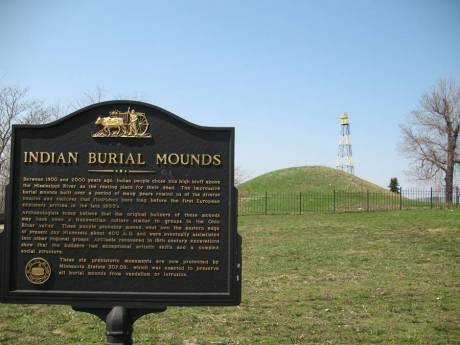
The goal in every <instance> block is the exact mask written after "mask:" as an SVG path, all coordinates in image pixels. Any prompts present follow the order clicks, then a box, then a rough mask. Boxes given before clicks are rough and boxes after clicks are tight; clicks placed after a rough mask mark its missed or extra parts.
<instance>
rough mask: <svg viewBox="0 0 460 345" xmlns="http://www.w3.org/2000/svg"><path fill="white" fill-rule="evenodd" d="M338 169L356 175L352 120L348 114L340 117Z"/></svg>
mask: <svg viewBox="0 0 460 345" xmlns="http://www.w3.org/2000/svg"><path fill="white" fill-rule="evenodd" d="M336 168H337V169H340V170H342V171H345V172H347V173H349V174H352V175H354V173H355V168H354V166H353V155H352V151H351V132H350V119H349V117H348V113H343V114H342V115H340V137H339V152H338V154H337V163H336Z"/></svg>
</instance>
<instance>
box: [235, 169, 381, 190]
mask: <svg viewBox="0 0 460 345" xmlns="http://www.w3.org/2000/svg"><path fill="white" fill-rule="evenodd" d="M238 189H239V190H240V192H249V193H254V192H259V193H260V192H264V193H265V192H270V193H277V192H290V191H296V192H302V193H329V192H332V191H333V190H336V191H350V192H362V191H370V192H386V191H387V190H386V189H384V188H382V187H379V186H377V185H376V184H373V183H371V182H369V181H366V180H363V179H361V178H359V177H356V176H353V175H350V174H348V173H345V172H343V171H340V170H337V169H333V168H328V167H323V166H304V167H294V168H287V169H281V170H275V171H271V172H269V173H267V174H263V175H260V176H258V177H256V178H253V179H251V180H249V181H247V182H245V183H242V184H241V185H240V186H239V187H238Z"/></svg>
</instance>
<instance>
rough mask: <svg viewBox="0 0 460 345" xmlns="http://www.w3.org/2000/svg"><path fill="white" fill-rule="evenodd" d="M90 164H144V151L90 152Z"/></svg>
mask: <svg viewBox="0 0 460 345" xmlns="http://www.w3.org/2000/svg"><path fill="white" fill-rule="evenodd" d="M88 164H121V165H123V164H124V165H129V164H138V165H144V164H145V160H144V157H143V155H142V153H131V152H130V153H128V154H124V153H123V152H88Z"/></svg>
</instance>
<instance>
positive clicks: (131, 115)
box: [92, 107, 151, 138]
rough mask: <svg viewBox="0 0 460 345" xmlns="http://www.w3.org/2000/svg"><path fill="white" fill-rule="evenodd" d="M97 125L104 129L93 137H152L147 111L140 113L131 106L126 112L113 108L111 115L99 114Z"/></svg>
mask: <svg viewBox="0 0 460 345" xmlns="http://www.w3.org/2000/svg"><path fill="white" fill-rule="evenodd" d="M95 123H96V125H100V126H102V129H101V130H99V131H98V132H96V133H94V134H93V135H92V136H93V138H100V137H112V138H113V137H118V138H150V137H151V135H150V133H148V132H147V131H148V129H149V122H148V121H147V117H146V116H145V113H139V112H137V111H135V110H134V109H131V107H128V110H127V111H125V112H122V111H119V110H113V111H111V112H109V116H105V117H101V116H99V117H98V118H97V120H96V122H95Z"/></svg>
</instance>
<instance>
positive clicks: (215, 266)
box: [1, 101, 241, 308]
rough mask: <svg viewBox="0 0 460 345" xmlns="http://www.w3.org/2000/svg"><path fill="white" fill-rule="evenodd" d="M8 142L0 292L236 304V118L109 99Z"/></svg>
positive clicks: (61, 300)
mask: <svg viewBox="0 0 460 345" xmlns="http://www.w3.org/2000/svg"><path fill="white" fill-rule="evenodd" d="M12 143H13V144H12V156H11V180H10V185H9V188H8V200H7V219H6V231H5V232H4V233H3V234H2V237H3V241H2V266H1V300H2V302H10V303H52V304H71V305H80V306H87V307H91V306H93V307H110V306H114V305H123V306H126V307H131V308H140V307H142V308H148V307H150V306H158V305H164V306H167V305H236V304H238V303H239V302H240V291H241V281H240V280H241V278H240V277H241V261H240V240H239V237H238V235H237V231H236V210H235V206H236V190H235V188H234V187H233V169H234V167H233V154H234V129H233V128H219V127H216V128H210V127H200V126H196V125H193V124H191V123H189V122H186V121H184V120H182V119H181V118H179V117H177V116H175V115H173V114H171V113H169V112H167V111H165V110H163V109H160V108H158V107H155V106H152V105H148V104H145V103H140V102H131V101H113V102H105V103H100V104H96V105H93V106H90V107H87V108H84V109H82V110H80V111H77V112H75V113H73V114H71V115H69V116H67V117H65V118H63V119H61V120H59V121H57V122H54V123H51V124H47V125H39V126H25V125H17V126H14V128H13V140H12Z"/></svg>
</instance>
